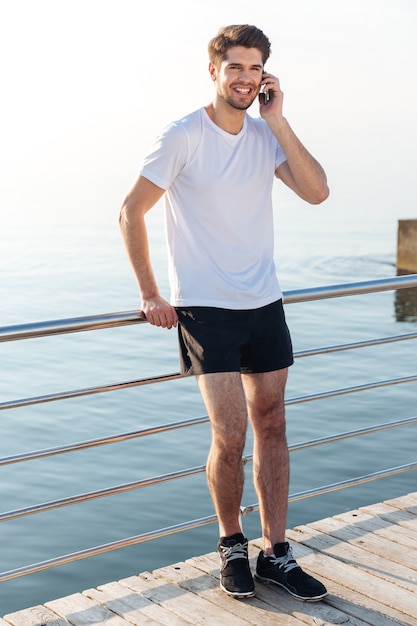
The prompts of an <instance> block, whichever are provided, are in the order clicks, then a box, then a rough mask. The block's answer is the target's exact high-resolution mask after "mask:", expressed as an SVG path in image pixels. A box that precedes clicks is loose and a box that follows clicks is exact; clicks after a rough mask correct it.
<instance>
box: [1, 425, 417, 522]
mask: <svg viewBox="0 0 417 626" xmlns="http://www.w3.org/2000/svg"><path fill="white" fill-rule="evenodd" d="M203 421H208V417H207V418H200V420H199V422H198V423H203ZM416 423H417V416H416V417H410V418H407V419H403V420H396V421H393V422H386V423H383V424H377V425H376V426H369V427H367V428H358V429H355V430H350V431H347V432H342V433H338V434H336V435H328V436H327V437H319V438H317V439H311V440H309V441H304V442H301V443H296V444H292V445H290V446H288V450H289V452H297V451H299V450H305V449H307V448H313V447H316V446H321V445H325V444H329V443H335V442H337V441H342V440H344V439H349V438H353V437H360V436H362V435H370V434H373V433H376V432H380V431H382V430H389V429H391V428H398V427H400V426H410V425H413V424H416ZM182 425H183V426H185V425H186V424H185V423H183V424H182ZM175 426H176V425H175ZM156 430H158V429H156ZM148 434H151V433H148ZM152 434H153V433H152ZM252 461H253V456H252V455H246V456H244V457H243V462H244V464H245V465H246V464H247V463H250V462H252ZM205 470H206V468H205V466H203V465H201V466H197V467H192V468H189V469H187V470H182V471H178V472H172V473H169V474H161V475H160V476H155V477H153V478H149V479H145V480H139V481H135V482H131V483H124V484H122V485H118V486H115V487H110V488H107V489H100V490H98V491H91V492H87V493H84V494H79V495H77V496H72V497H68V498H61V499H59V500H53V501H50V502H45V503H43V504H36V505H33V506H30V507H24V508H21V509H15V510H13V511H7V512H5V513H1V514H0V522H6V521H10V520H12V519H17V518H19V517H25V516H26V515H33V514H35V513H43V512H45V511H50V510H53V509H57V508H61V507H63V506H69V505H72V504H78V503H80V502H85V501H88V500H94V499H96V498H103V497H106V496H111V495H115V494H117V493H122V492H125V491H132V490H134V489H141V488H143V487H149V486H151V485H156V484H159V483H162V482H167V481H170V480H177V479H180V478H187V477H189V476H195V475H197V474H201V473H203V472H205Z"/></svg>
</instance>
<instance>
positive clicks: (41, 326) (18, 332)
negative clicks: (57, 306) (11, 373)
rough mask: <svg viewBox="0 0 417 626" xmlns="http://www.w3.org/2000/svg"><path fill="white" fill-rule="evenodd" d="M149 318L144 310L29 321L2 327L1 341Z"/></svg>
mask: <svg viewBox="0 0 417 626" xmlns="http://www.w3.org/2000/svg"><path fill="white" fill-rule="evenodd" d="M145 322H147V319H146V317H145V315H144V313H143V312H142V311H125V312H121V313H104V314H102V315H86V316H83V317H69V318H65V319H59V320H47V321H43V322H29V323H27V324H14V325H12V326H2V327H0V342H2V341H17V340H19V339H34V338H35V337H49V336H51V335H66V334H67V333H78V332H82V331H89V330H100V329H102V328H116V327H118V326H129V325H131V324H144V323H145Z"/></svg>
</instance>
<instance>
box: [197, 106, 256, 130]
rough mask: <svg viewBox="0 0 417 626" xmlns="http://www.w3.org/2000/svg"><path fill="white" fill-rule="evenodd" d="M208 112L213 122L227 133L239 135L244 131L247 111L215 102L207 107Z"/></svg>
mask: <svg viewBox="0 0 417 626" xmlns="http://www.w3.org/2000/svg"><path fill="white" fill-rule="evenodd" d="M206 111H207V114H208V116H209V118H210V119H211V121H212V122H214V123H215V124H216V125H217V126H218V127H219V128H221V129H222V130H224V131H226V132H227V133H230V134H231V135H237V134H239V133H240V131H241V130H242V127H243V122H244V120H245V115H246V110H240V109H234V108H233V107H231V106H230V105H229V104H227V102H224V103H220V102H216V101H215V100H214V101H213V102H212V103H211V104H209V105H208V106H206Z"/></svg>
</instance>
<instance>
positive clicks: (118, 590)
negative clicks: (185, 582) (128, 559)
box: [83, 582, 184, 626]
mask: <svg viewBox="0 0 417 626" xmlns="http://www.w3.org/2000/svg"><path fill="white" fill-rule="evenodd" d="M83 594H84V595H85V596H87V598H90V599H91V600H94V601H95V602H97V603H98V604H102V605H103V606H105V607H106V608H107V609H109V611H112V612H113V613H116V614H117V615H120V617H123V618H124V619H126V620H127V621H128V622H129V623H131V624H135V625H137V626H155V624H160V623H161V622H159V621H158V620H157V614H158V612H163V613H165V611H164V609H162V607H160V606H159V605H157V604H154V603H153V602H151V601H150V600H148V599H147V598H144V597H143V596H142V595H141V594H140V593H133V592H130V591H129V590H128V589H126V587H123V585H120V583H116V582H114V583H108V584H107V585H103V586H101V587H99V588H98V589H86V590H85V591H83ZM168 617H170V616H169V615H168ZM171 617H172V614H171ZM182 623H184V622H182Z"/></svg>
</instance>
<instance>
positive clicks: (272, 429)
mask: <svg viewBox="0 0 417 626" xmlns="http://www.w3.org/2000/svg"><path fill="white" fill-rule="evenodd" d="M287 374H288V370H287V369H283V370H278V371H274V372H266V373H262V374H245V375H243V376H242V381H243V386H244V389H245V393H246V401H247V409H248V415H249V419H250V421H251V424H252V428H253V433H254V448H253V475H254V483H255V488H256V491H257V495H258V499H259V506H260V517H261V524H262V533H263V546H264V553H265V554H267V555H269V554H273V551H274V545H275V544H276V543H282V542H283V541H285V529H286V522H287V510H288V484H289V455H288V447H287V439H286V434H285V407H284V394H285V384H286V381H287Z"/></svg>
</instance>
